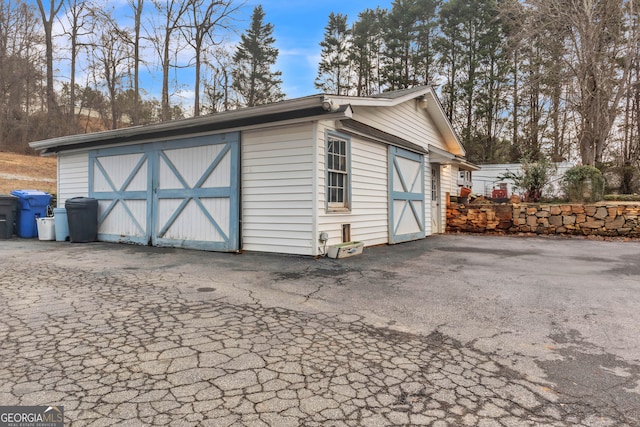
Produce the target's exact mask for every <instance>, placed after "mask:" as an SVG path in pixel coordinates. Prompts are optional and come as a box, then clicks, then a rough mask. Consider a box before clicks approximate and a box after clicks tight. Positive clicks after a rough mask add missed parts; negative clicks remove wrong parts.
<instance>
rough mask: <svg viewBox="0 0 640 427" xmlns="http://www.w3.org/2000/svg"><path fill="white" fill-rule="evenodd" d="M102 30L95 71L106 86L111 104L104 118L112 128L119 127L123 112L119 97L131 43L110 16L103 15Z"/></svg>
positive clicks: (99, 35)
mask: <svg viewBox="0 0 640 427" xmlns="http://www.w3.org/2000/svg"><path fill="white" fill-rule="evenodd" d="M101 27H102V32H101V33H100V34H98V35H97V39H96V40H95V42H94V49H93V61H94V63H95V72H96V75H97V76H98V78H99V79H100V82H101V84H102V85H103V86H104V87H105V88H106V91H107V98H108V102H109V106H110V112H109V117H108V118H104V119H105V124H106V123H109V128H110V129H117V128H118V127H119V123H120V121H121V117H122V112H121V111H120V109H119V108H118V99H119V97H120V95H121V94H122V92H123V90H122V82H123V79H124V77H125V76H126V75H127V70H128V67H127V63H128V61H129V60H130V58H131V45H130V44H129V43H128V42H127V35H126V32H125V31H123V30H122V29H120V28H119V27H118V25H117V23H116V22H115V21H114V20H112V19H109V18H108V17H102V25H101Z"/></svg>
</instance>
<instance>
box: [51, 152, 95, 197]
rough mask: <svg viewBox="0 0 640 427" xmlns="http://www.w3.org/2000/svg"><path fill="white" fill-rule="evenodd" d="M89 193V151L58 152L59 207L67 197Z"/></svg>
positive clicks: (84, 195)
mask: <svg viewBox="0 0 640 427" xmlns="http://www.w3.org/2000/svg"><path fill="white" fill-rule="evenodd" d="M88 195H89V153H88V152H86V151H85V152H81V153H66V152H64V151H63V152H61V153H59V154H58V207H61V208H63V207H64V203H65V201H66V200H67V199H71V198H72V197H87V196H88Z"/></svg>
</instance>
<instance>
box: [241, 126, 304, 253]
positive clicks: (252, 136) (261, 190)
mask: <svg viewBox="0 0 640 427" xmlns="http://www.w3.org/2000/svg"><path fill="white" fill-rule="evenodd" d="M312 135H313V125H312V124H311V123H307V124H303V125H295V126H282V127H276V128H271V129H263V130H256V131H246V132H243V133H242V140H241V144H240V145H241V149H242V157H241V167H242V187H241V188H242V189H241V193H242V225H241V229H242V248H243V249H245V250H249V251H262V252H281V253H291V254H299V255H315V253H314V246H315V242H314V240H315V239H314V238H313V193H312V189H313V167H314V162H313V144H312Z"/></svg>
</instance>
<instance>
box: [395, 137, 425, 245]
mask: <svg viewBox="0 0 640 427" xmlns="http://www.w3.org/2000/svg"><path fill="white" fill-rule="evenodd" d="M424 199H425V197H424V156H422V155H421V154H418V153H413V152H411V151H407V150H403V149H402V148H397V147H389V234H390V236H389V243H400V242H407V241H409V240H417V239H420V238H423V237H425V219H424V218H425V215H424V211H425V207H424Z"/></svg>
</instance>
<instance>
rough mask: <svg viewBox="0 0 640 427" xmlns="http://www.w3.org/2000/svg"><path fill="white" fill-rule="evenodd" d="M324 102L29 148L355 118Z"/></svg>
mask: <svg viewBox="0 0 640 427" xmlns="http://www.w3.org/2000/svg"><path fill="white" fill-rule="evenodd" d="M323 99H324V97H323V96H322V95H316V96H312V97H306V98H299V99H295V100H291V101H283V102H280V103H275V104H268V105H265V106H259V107H252V108H244V109H242V110H234V111H227V112H223V113H218V114H213V115H211V116H204V117H197V118H190V119H184V120H176V121H172V122H166V123H160V124H154V125H148V126H134V127H129V128H123V129H116V130H111V131H104V132H96V133H91V134H80V135H72V136H67V137H60V138H53V139H48V140H44V141H36V142H32V143H30V144H29V146H30V147H31V148H33V149H34V150H40V151H42V152H43V154H50V153H55V152H59V151H65V150H75V149H86V148H91V147H97V146H104V145H111V144H134V143H136V142H139V141H142V140H150V139H154V138H163V139H166V138H171V137H180V136H188V135H193V134H198V133H210V132H216V131H227V130H231V129H233V130H240V129H245V128H251V127H255V126H260V125H267V124H276V123H282V122H288V123H295V122H299V121H309V120H316V119H339V118H350V117H351V116H352V110H351V107H350V106H349V105H343V106H340V107H339V108H338V109H336V110H335V111H326V110H325V109H323V108H322V101H323Z"/></svg>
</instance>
